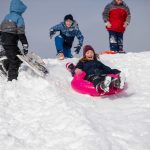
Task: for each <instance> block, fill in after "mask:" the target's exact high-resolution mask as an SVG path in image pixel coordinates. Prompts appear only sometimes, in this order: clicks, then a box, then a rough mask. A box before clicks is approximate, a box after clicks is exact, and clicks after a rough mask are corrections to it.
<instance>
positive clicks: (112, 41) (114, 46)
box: [108, 31, 119, 52]
mask: <svg viewBox="0 0 150 150" xmlns="http://www.w3.org/2000/svg"><path fill="white" fill-rule="evenodd" d="M108 32H109V45H110V50H111V51H115V52H117V51H119V48H118V42H117V39H118V38H117V33H116V32H114V31H108Z"/></svg>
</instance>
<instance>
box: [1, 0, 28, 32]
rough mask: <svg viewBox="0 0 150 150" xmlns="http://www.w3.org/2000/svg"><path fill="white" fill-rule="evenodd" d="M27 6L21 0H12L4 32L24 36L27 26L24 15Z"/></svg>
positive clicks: (2, 28)
mask: <svg viewBox="0 0 150 150" xmlns="http://www.w3.org/2000/svg"><path fill="white" fill-rule="evenodd" d="M26 9H27V6H26V5H25V4H24V3H23V2H22V1H21V0H12V1H11V3H10V13H9V14H8V15H6V16H5V18H4V20H3V22H2V24H1V30H2V32H8V33H13V34H24V33H25V24H24V19H23V17H22V14H23V13H24V12H25V10H26Z"/></svg>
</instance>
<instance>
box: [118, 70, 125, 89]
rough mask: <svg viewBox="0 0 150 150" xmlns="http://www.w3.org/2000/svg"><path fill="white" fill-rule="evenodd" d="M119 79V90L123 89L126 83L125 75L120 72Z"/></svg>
mask: <svg viewBox="0 0 150 150" xmlns="http://www.w3.org/2000/svg"><path fill="white" fill-rule="evenodd" d="M119 77H120V89H123V88H124V85H125V81H126V77H125V74H124V73H122V72H121V73H120V74H119Z"/></svg>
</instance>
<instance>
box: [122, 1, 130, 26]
mask: <svg viewBox="0 0 150 150" xmlns="http://www.w3.org/2000/svg"><path fill="white" fill-rule="evenodd" d="M123 4H124V7H125V10H126V11H127V18H126V21H125V22H124V27H125V28H126V27H127V26H128V25H129V24H130V21H131V12H130V9H129V7H128V6H127V4H126V3H125V2H123Z"/></svg>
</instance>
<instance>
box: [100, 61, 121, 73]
mask: <svg viewBox="0 0 150 150" xmlns="http://www.w3.org/2000/svg"><path fill="white" fill-rule="evenodd" d="M100 69H103V72H104V73H105V74H118V73H120V72H121V71H120V70H118V69H111V68H110V67H108V66H106V65H104V64H103V63H102V62H100Z"/></svg>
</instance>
